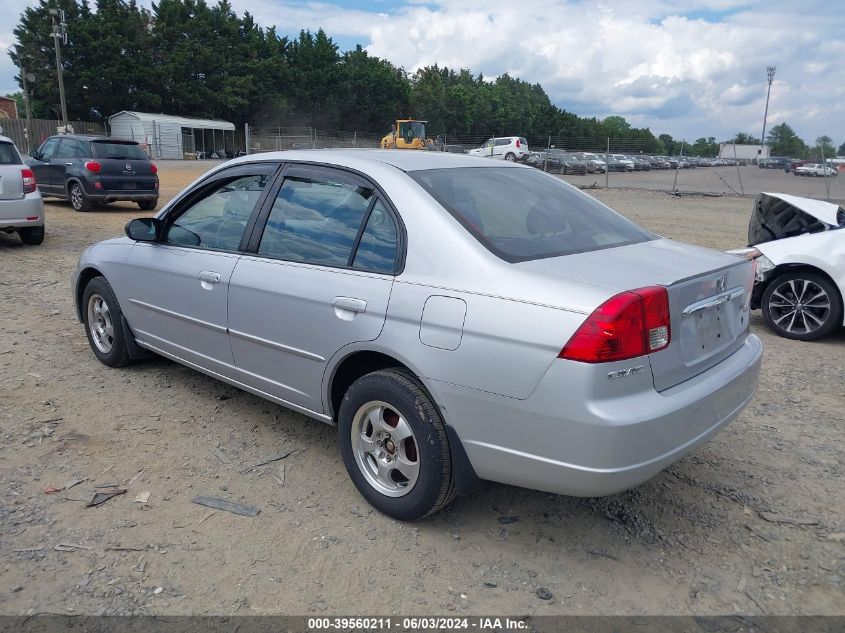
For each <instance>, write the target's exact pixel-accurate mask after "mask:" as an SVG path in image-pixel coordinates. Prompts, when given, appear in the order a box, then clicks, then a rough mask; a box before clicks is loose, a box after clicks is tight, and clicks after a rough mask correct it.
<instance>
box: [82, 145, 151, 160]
mask: <svg viewBox="0 0 845 633" xmlns="http://www.w3.org/2000/svg"><path fill="white" fill-rule="evenodd" d="M91 151H92V152H93V154H94V158H103V159H106V158H113V159H115V160H149V157H148V156H147V154H146V153H145V152H144V150H142V149H141V147H140V146H139V145H138V144H137V143H128V142H120V141H93V142H92V143H91Z"/></svg>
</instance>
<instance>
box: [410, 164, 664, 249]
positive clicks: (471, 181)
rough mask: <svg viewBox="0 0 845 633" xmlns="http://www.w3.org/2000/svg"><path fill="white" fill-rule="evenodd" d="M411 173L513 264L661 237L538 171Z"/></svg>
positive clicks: (501, 169) (490, 169) (482, 169)
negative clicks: (656, 236)
mask: <svg viewBox="0 0 845 633" xmlns="http://www.w3.org/2000/svg"><path fill="white" fill-rule="evenodd" d="M408 175H409V176H410V177H411V178H413V179H414V180H415V181H416V182H417V183H419V184H420V185H421V186H422V187H423V188H424V189H425V190H426V191H428V193H429V194H431V196H432V197H433V198H434V199H435V200H437V202H439V203H440V204H441V205H442V206H443V207H444V208H445V209H446V210H448V211H449V213H451V214H452V215H453V216H454V217H455V218H456V219H457V220H458V221H459V222H460V223H461V224H462V225H463V226H464V227H465V228H466V229H467V230H468V231H469V232H470V233H471V234H472V235H473V236H474V237H475V238H476V239H477V240H478V241H479V242H481V243H482V244H483V245H484V246H485V247H486V248H487V249H488V250H490V251H491V252H492V253H494V254H495V255H497V256H498V257H500V258H502V259H504V260H505V261H508V262H520V261H526V260H530V259H541V258H544V257H556V256H559V255H571V254H573V253H583V252H586V251H594V250H598V249H602V248H612V247H615V246H625V245H627V244H634V243H637V242H645V241H647V240H650V239H654V237H655V236H654V235H653V234H652V233H649V232H648V231H646V230H645V229H642V228H640V227H639V226H637V225H636V224H634V223H633V222H631V221H629V220H627V219H625V218H623V217H622V216H621V215H619V214H618V213H616V212H615V211H613V210H612V209H610V208H608V207H606V206H605V205H603V204H601V203H600V202H598V201H597V200H595V199H594V198H592V197H590V196H588V195H587V194H585V193H583V192H581V191H579V190H578V189H576V188H575V187H573V186H571V185H568V184H566V183H564V182H563V181H562V180H560V179H558V178H554V177H553V176H549V175H547V174H543V173H541V172H539V171H535V170H533V169H513V168H507V167H459V168H455V169H430V170H423V171H412V172H409V173H408Z"/></svg>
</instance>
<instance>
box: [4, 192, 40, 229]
mask: <svg viewBox="0 0 845 633" xmlns="http://www.w3.org/2000/svg"><path fill="white" fill-rule="evenodd" d="M27 218H35V219H27ZM43 225H44V201H43V200H42V199H41V195H40V194H39V193H38V192H35V193H28V194H26V195H25V196H24V197H23V198H18V199H17V200H0V230H3V229H19V228H25V227H27V226H43Z"/></svg>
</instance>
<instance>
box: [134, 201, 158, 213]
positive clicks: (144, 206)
mask: <svg viewBox="0 0 845 633" xmlns="http://www.w3.org/2000/svg"><path fill="white" fill-rule="evenodd" d="M156 205H158V200H139V201H138V208H139V209H141V211H152V210H153V209H155V208H156Z"/></svg>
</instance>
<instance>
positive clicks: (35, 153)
mask: <svg viewBox="0 0 845 633" xmlns="http://www.w3.org/2000/svg"><path fill="white" fill-rule="evenodd" d="M29 155H30V156H31V157H32V158H34V159H35V160H41V154H39V153H38V150H37V149H34V150H32V151H31V152H30V153H29Z"/></svg>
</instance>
